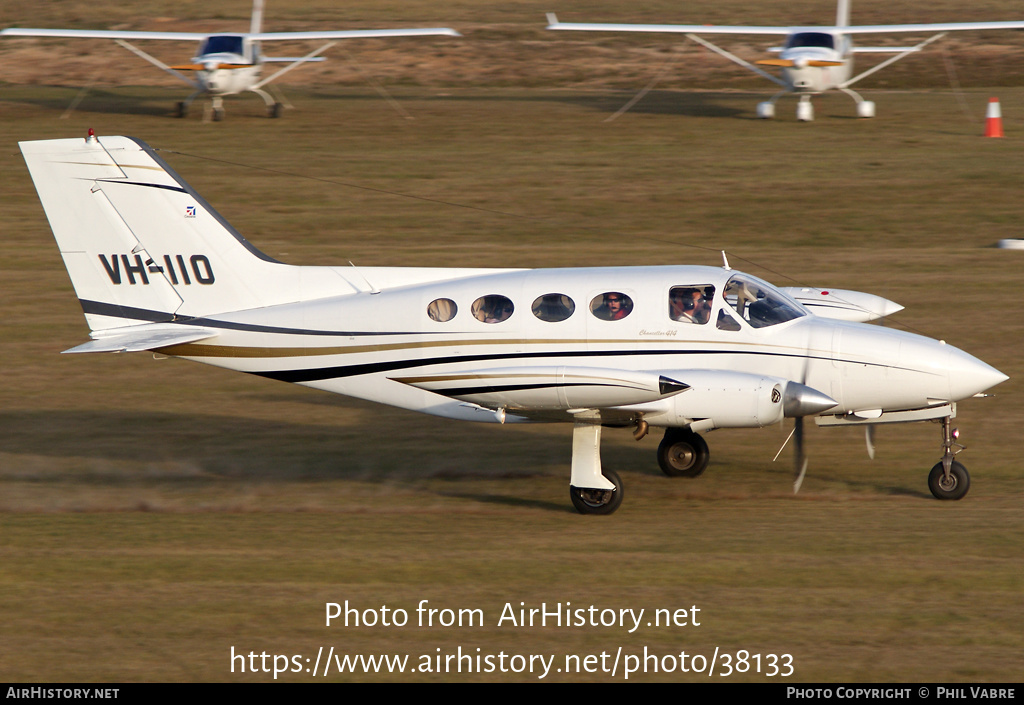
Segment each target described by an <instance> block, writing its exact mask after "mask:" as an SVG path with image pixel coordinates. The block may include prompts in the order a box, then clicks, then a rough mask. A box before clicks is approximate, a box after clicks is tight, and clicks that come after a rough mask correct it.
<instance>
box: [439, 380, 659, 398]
mask: <svg viewBox="0 0 1024 705" xmlns="http://www.w3.org/2000/svg"><path fill="white" fill-rule="evenodd" d="M559 387H619V388H622V389H643V387H634V386H631V385H626V384H601V383H597V382H593V383H588V382H570V383H568V384H551V383H549V382H545V383H538V384H494V385H487V386H480V387H449V388H447V389H430V390H428V391H431V392H435V393H437V394H443V395H444V396H446V397H462V396H467V395H470V394H494V393H497V392H520V391H522V390H524V389H558V388H559Z"/></svg>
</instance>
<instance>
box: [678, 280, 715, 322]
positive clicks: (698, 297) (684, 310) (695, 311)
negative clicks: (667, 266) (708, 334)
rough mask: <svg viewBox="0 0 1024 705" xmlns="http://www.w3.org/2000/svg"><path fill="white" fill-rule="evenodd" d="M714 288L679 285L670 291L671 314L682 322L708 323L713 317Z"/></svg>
mask: <svg viewBox="0 0 1024 705" xmlns="http://www.w3.org/2000/svg"><path fill="white" fill-rule="evenodd" d="M713 296H714V289H713V288H712V287H706V289H701V288H700V287H695V286H677V287H673V288H672V290H671V291H670V292H669V298H668V300H669V316H671V318H672V320H673V321H679V322H680V323H698V324H704V323H707V322H708V320H709V319H710V318H711V302H710V299H711V297H713Z"/></svg>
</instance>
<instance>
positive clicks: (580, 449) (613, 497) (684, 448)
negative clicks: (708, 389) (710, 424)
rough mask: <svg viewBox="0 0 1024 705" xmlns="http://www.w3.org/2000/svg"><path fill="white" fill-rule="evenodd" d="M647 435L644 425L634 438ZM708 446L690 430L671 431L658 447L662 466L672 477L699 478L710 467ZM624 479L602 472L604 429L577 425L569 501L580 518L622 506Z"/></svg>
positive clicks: (607, 511)
mask: <svg viewBox="0 0 1024 705" xmlns="http://www.w3.org/2000/svg"><path fill="white" fill-rule="evenodd" d="M646 433H647V425H646V424H645V423H641V424H639V425H638V427H637V432H636V433H635V434H634V436H635V437H636V438H637V440H639V439H640V438H643V436H644V435H646ZM710 457H711V454H710V452H709V451H708V444H707V443H706V442H705V441H704V439H703V438H701V437H700V435H699V434H697V433H695V432H693V431H691V430H690V429H688V428H667V429H665V437H664V439H663V440H662V441H661V445H660V446H658V464H659V465H660V466H661V469H662V471H663V472H664V473H665V474H666V475H668V476H669V477H697V476H698V475H700V474H701V473H702V472H704V471H705V470H706V469H707V467H708V460H709V459H710ZM622 494H623V492H622V479H621V478H620V477H619V475H618V473H616V472H614V471H613V470H606V469H602V468H601V425H600V423H598V422H592V423H586V422H577V423H576V425H575V426H574V427H573V432H572V480H570V483H569V498H570V499H571V500H572V506H574V507H575V508H576V511H578V512H579V513H580V514H611V513H612V512H614V511H615V510H616V509H618V508H619V505H621V504H622Z"/></svg>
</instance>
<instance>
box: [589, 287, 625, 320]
mask: <svg viewBox="0 0 1024 705" xmlns="http://www.w3.org/2000/svg"><path fill="white" fill-rule="evenodd" d="M590 311H591V313H593V314H594V315H595V316H597V317H598V318H600V319H601V320H602V321H620V320H622V319H623V318H625V317H626V316H628V315H629V314H630V313H632V311H633V299H631V298H629V297H628V296H626V295H625V294H623V293H622V292H621V291H609V292H606V293H604V294H600V295H598V296H595V297H594V300H593V301H591V302H590Z"/></svg>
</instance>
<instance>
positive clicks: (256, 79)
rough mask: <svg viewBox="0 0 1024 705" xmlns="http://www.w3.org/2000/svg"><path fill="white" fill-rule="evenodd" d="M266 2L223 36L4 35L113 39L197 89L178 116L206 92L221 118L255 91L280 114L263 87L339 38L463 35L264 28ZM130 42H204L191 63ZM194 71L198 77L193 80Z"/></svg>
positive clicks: (440, 30) (257, 1) (13, 31)
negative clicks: (289, 47)
mask: <svg viewBox="0 0 1024 705" xmlns="http://www.w3.org/2000/svg"><path fill="white" fill-rule="evenodd" d="M262 23H263V0H253V8H252V20H251V22H250V29H249V32H248V33H237V32H229V33H222V34H200V33H196V32H134V31H120V30H91V29H22V28H20V27H10V28H8V29H5V30H3V31H0V36H5V37H68V38H78V39H82V38H91V39H113V40H114V41H115V42H116V43H117V44H119V45H120V46H122V47H124V48H125V49H127V50H129V51H130V52H132V53H133V54H135V55H137V56H139V57H141V58H143V59H145V60H146V61H148V62H149V63H151V64H153V65H154V66H156V67H157V68H159V69H161V70H163V71H166V72H167V73H169V74H171V75H172V76H174V77H175V78H178V79H180V80H182V81H184V82H185V83H187V84H189V85H190V86H192V87H193V88H194V89H195V92H194V93H192V95H190V96H189V97H188V98H187V99H185V100H184V101H182V102H180V103H178V117H185V116H186V115H187V114H188V109H189V106H190V105H191V104H192V101H193V100H195V99H196V98H198V97H199V96H202V95H208V96H210V100H211V103H212V117H213V119H214V120H221V119H222V118H223V117H224V102H223V98H224V96H226V95H236V94H238V93H244V92H246V91H251V92H253V93H255V94H256V95H258V96H260V97H261V98H262V99H263V102H264V103H265V104H266V106H267V114H268V115H269V116H270V117H280V115H281V104H280V103H278V102H277V101H276V100H274V98H273V97H272V96H271V95H270V94H269V93H267V92H266V91H265V90H263V87H264V86H265V85H267V84H268V83H270V82H271V81H273V80H274V79H276V78H277V77H279V76H281V75H282V74H284V73H286V72H287V71H291V70H292V69H294V68H295V67H297V66H299V65H301V64H305V63H308V62H310V61H323V60H324V57H322V56H320V54H322V53H323V52H325V51H327V49H329V48H330V47H331V46H333V45H334V44H335V43H336V42H337V41H338V40H341V39H367V38H376V37H422V36H428V35H446V36H451V37H458V36H460V35H459V33H458V32H456V31H455V30H453V29H449V28H447V27H432V28H419V29H417V28H409V29H361V30H339V31H327V32H263V31H262V30H261V26H262ZM320 39H327V40H329V41H328V42H327V44H324V45H323V46H321V47H320V48H319V49H316V50H314V51H311V52H310V53H308V54H306V55H305V56H302V57H297V58H296V57H269V56H264V55H263V53H262V51H261V47H260V43H261V42H277V41H306V40H320ZM128 40H133V41H134V40H164V41H189V42H199V48H198V50H197V51H196V55H195V56H193V57H192V59H191V60H190V61H189V62H188V63H187V64H181V65H176V66H168V65H167V64H165V63H164V62H162V61H160V60H159V59H157V58H156V57H154V56H152V55H150V54H148V53H146V52H145V51H143V50H142V49H139V48H138V47H137V46H135V45H134V44H130V43H129V42H128ZM271 63H284V64H287V65H286V66H284V67H283V68H281V69H280V70H278V71H276V72H274V73H273V74H271V75H270V76H267V77H263V76H262V74H263V65H264V64H271ZM183 71H184V72H190V73H192V74H193V75H195V78H194V79H193V78H189V77H188V76H187V75H186V74H185V73H182V72H183Z"/></svg>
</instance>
